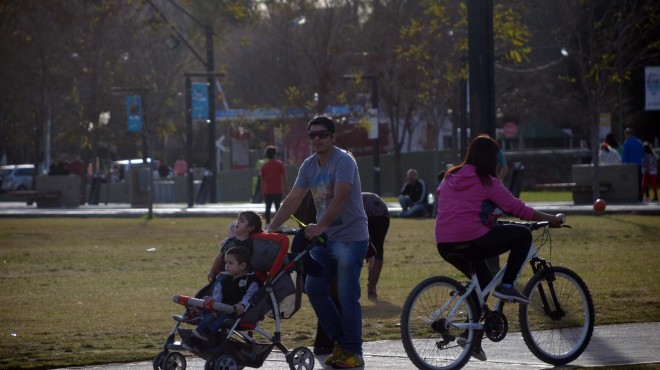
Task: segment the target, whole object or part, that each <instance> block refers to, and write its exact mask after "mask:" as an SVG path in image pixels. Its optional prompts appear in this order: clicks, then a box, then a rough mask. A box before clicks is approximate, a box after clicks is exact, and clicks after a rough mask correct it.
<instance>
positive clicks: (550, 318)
mask: <svg viewBox="0 0 660 370" xmlns="http://www.w3.org/2000/svg"><path fill="white" fill-rule="evenodd" d="M550 270H551V271H546V270H541V271H539V272H537V273H536V274H535V275H534V276H532V278H531V279H530V280H529V282H528V283H527V285H526V286H525V289H524V291H523V292H524V294H525V295H526V296H527V297H529V304H528V305H520V308H519V311H518V313H519V319H520V331H521V332H522V336H523V339H524V340H525V344H526V345H527V347H528V348H529V350H530V351H531V352H532V353H533V354H534V356H536V357H537V358H538V359H539V360H541V361H543V362H546V363H549V364H553V365H555V366H558V365H564V364H567V363H569V362H571V361H573V360H575V359H576V358H578V357H579V356H580V355H581V354H582V352H584V350H585V349H586V348H587V345H588V344H589V341H590V340H591V335H592V333H593V330H594V321H595V314H594V303H593V300H592V299H591V294H590V293H589V289H588V288H587V285H586V284H585V283H584V281H583V280H582V278H580V276H578V274H576V273H575V272H573V271H571V270H569V269H566V268H563V267H556V266H552V267H550ZM551 272H552V273H551ZM553 276H554V280H552V279H551V277H553Z"/></svg>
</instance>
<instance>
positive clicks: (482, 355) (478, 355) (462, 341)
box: [456, 333, 488, 361]
mask: <svg viewBox="0 0 660 370" xmlns="http://www.w3.org/2000/svg"><path fill="white" fill-rule="evenodd" d="M467 343H468V340H467V334H466V333H462V334H461V335H460V336H459V337H458V338H456V344H458V345H459V346H461V347H465V345H466V344H467ZM470 355H472V357H474V358H475V359H477V360H479V361H486V360H487V359H488V358H487V357H486V352H484V350H483V349H482V348H481V344H475V345H474V346H472V353H471V354H470Z"/></svg>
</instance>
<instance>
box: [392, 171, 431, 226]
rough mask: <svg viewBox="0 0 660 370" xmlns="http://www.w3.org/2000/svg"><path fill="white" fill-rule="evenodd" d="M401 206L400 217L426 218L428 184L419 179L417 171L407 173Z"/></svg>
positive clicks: (401, 193)
mask: <svg viewBox="0 0 660 370" xmlns="http://www.w3.org/2000/svg"><path fill="white" fill-rule="evenodd" d="M399 204H400V205H401V214H400V215H399V216H400V217H405V218H407V217H424V216H425V215H426V211H427V209H426V207H427V205H428V196H427V194H426V183H424V181H423V180H422V179H420V178H419V175H418V174H417V170H415V169H412V168H411V169H409V170H408V172H406V182H405V183H404V184H403V187H402V188H401V192H400V193H399Z"/></svg>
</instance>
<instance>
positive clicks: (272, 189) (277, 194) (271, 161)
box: [261, 145, 287, 225]
mask: <svg viewBox="0 0 660 370" xmlns="http://www.w3.org/2000/svg"><path fill="white" fill-rule="evenodd" d="M276 155H277V149H276V148H275V147H274V146H272V145H269V146H268V147H267V148H266V158H268V161H267V162H266V163H264V165H263V166H261V192H262V194H263V195H264V201H265V202H266V212H265V214H264V218H265V219H266V225H268V224H270V208H271V206H272V205H273V204H274V205H275V212H277V210H279V209H280V203H281V202H282V193H284V191H285V190H286V187H287V184H286V170H285V168H284V163H282V161H280V160H278V159H275V156H276Z"/></svg>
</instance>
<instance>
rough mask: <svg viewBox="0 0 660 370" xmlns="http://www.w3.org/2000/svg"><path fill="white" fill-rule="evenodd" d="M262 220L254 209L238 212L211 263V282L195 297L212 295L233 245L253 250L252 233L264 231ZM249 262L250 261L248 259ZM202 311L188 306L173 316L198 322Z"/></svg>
mask: <svg viewBox="0 0 660 370" xmlns="http://www.w3.org/2000/svg"><path fill="white" fill-rule="evenodd" d="M261 225H262V220H261V216H259V214H258V213H256V212H253V211H244V212H241V213H239V214H238V217H237V219H236V221H234V222H232V223H231V224H230V225H229V232H228V234H227V237H226V238H225V239H224V240H223V241H222V242H221V243H220V251H219V252H218V255H217V256H216V257H215V259H214V260H213V263H212V264H211V269H210V271H209V274H208V277H207V278H208V281H209V283H208V284H207V285H206V286H204V287H203V288H202V289H200V291H199V292H198V293H197V294H196V295H195V298H202V297H204V296H208V295H210V293H209V291H211V290H212V289H213V286H214V285H215V284H217V283H219V281H218V280H219V279H220V278H223V277H225V276H226V275H225V274H222V272H223V271H224V267H225V260H224V255H225V253H226V252H227V251H228V250H229V249H230V248H232V247H239V246H242V247H245V248H247V250H248V251H250V253H251V251H252V239H250V235H251V234H254V233H260V232H262V231H263V230H262V226H261ZM248 262H249V261H248ZM200 314H201V311H200V310H199V309H196V308H194V307H187V308H186V311H185V312H184V313H183V314H182V315H175V316H173V318H174V320H176V321H179V322H185V323H187V324H197V323H199V321H200V319H201V316H200Z"/></svg>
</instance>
